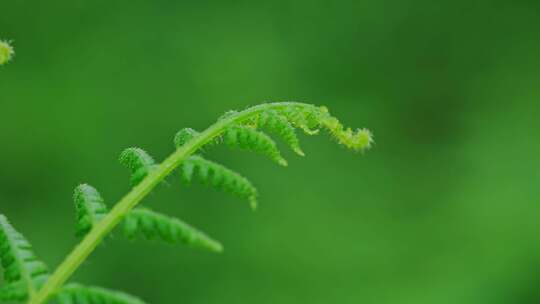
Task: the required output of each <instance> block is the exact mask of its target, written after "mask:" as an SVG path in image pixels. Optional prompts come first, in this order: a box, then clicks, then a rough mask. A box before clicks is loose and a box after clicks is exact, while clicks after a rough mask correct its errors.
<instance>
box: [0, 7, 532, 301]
mask: <svg viewBox="0 0 540 304" xmlns="http://www.w3.org/2000/svg"><path fill="white" fill-rule="evenodd" d="M539 9H540V5H539V4H538V3H536V2H534V1H477V2H470V1H445V2H440V1H439V2H433V1H420V0H415V1H405V2H403V1H402V2H396V1H373V0H371V1H363V2H362V1H271V2H253V1H233V2H219V1H198V2H189V3H188V2H178V1H160V0H158V1H116V2H114V3H111V2H107V1H103V0H98V1H62V0H59V1H53V2H43V3H38V2H35V3H31V4H29V3H26V2H18V1H7V2H6V3H3V5H2V11H3V12H5V13H3V14H2V17H1V18H0V31H1V32H0V37H1V38H2V39H8V40H13V41H14V42H15V44H16V47H17V58H16V60H15V61H13V62H11V63H10V64H7V65H5V66H2V68H1V69H0V92H1V93H0V115H1V118H2V119H0V130H2V132H0V142H1V143H2V148H1V149H0V159H1V160H2V163H1V166H2V170H0V208H1V212H2V213H4V214H6V215H7V216H9V218H10V220H11V221H12V222H14V223H17V227H19V228H20V229H21V230H22V232H23V233H24V235H25V236H26V237H27V238H28V239H29V240H30V241H31V242H32V244H33V245H34V250H35V251H36V252H39V256H40V258H41V259H42V260H44V261H46V262H47V264H48V265H49V266H55V265H57V264H58V263H59V262H60V261H61V260H62V259H63V258H64V255H65V254H66V253H67V252H68V251H69V250H71V248H72V246H73V245H74V244H75V243H76V238H75V237H74V236H73V233H72V230H71V229H66V227H72V225H73V223H74V221H75V219H74V216H73V210H72V202H71V195H72V192H71V189H73V188H74V187H75V186H76V185H78V184H80V183H81V182H88V183H90V184H92V185H94V186H96V187H97V188H98V189H100V192H101V193H102V194H103V195H104V196H106V197H107V199H108V201H110V203H111V204H112V203H113V202H114V201H116V199H117V198H120V197H121V196H122V195H123V194H125V193H126V192H127V191H128V189H130V185H129V183H128V182H126V181H125V172H123V170H121V169H120V168H119V167H118V165H117V162H116V157H117V155H118V152H119V151H121V150H122V149H123V148H124V147H126V146H133V145H140V146H141V147H143V148H145V149H149V150H151V151H152V155H153V156H154V157H155V159H156V160H161V159H162V158H163V157H164V156H166V155H167V154H168V153H169V152H170V149H171V147H170V145H171V144H170V138H171V137H172V136H173V135H174V134H175V132H176V131H177V130H179V129H180V128H183V127H193V128H195V129H197V130H201V129H203V128H205V127H206V126H208V125H209V124H210V123H212V122H213V121H214V120H215V117H216V116H217V115H219V114H220V113H222V111H223V110H225V109H234V108H237V109H242V108H244V107H246V106H247V105H252V104H256V103H259V102H261V101H267V100H276V101H277V100H298V101H305V102H310V103H314V104H324V105H327V106H329V107H330V108H331V109H332V111H333V113H334V114H335V115H336V116H338V117H340V118H342V121H343V123H344V124H346V125H353V126H357V125H365V126H368V127H369V128H370V129H372V130H373V131H374V132H375V135H376V138H375V139H376V144H375V146H374V149H373V150H372V151H370V153H366V154H365V155H363V156H362V155H355V154H349V153H347V152H345V151H343V150H344V149H340V148H336V146H335V145H328V144H327V143H326V142H325V139H323V138H318V137H309V138H301V140H302V148H303V151H304V152H306V154H307V155H308V157H306V158H305V159H302V161H298V159H297V158H295V157H296V156H294V155H293V153H289V151H287V149H282V151H284V156H285V157H286V158H287V159H288V160H289V167H288V168H287V169H286V170H287V172H286V175H287V176H286V177H284V176H283V174H284V172H283V169H281V168H277V167H276V166H273V164H271V163H269V162H260V158H259V157H257V156H256V155H252V154H249V153H244V154H243V156H244V157H238V153H241V152H231V151H229V150H228V149H225V148H223V149H222V148H216V149H212V151H209V152H208V154H211V158H212V159H216V160H217V161H219V162H220V163H223V164H224V165H227V167H231V168H235V170H238V171H239V172H242V173H243V174H245V175H246V176H249V177H250V179H251V180H254V181H257V185H258V188H259V191H260V192H261V198H260V208H259V210H258V211H257V212H256V213H251V212H249V211H248V210H247V208H245V206H243V205H242V204H238V202H237V201H236V199H235V198H233V197H230V198H229V197H227V196H223V195H222V194H220V193H218V192H212V191H210V192H208V191H206V189H205V188H204V187H203V186H200V187H199V186H195V187H190V188H186V187H178V186H177V184H176V183H175V186H174V187H171V186H167V185H166V184H164V185H161V186H160V187H159V188H158V189H157V191H156V192H155V193H154V194H152V195H151V196H150V197H149V198H148V199H146V200H145V204H146V205H147V206H149V207H151V208H152V209H154V210H159V211H163V212H166V213H168V214H174V215H175V216H178V217H180V218H186V219H189V220H190V224H193V225H194V226H196V227H204V228H205V232H208V233H209V235H212V236H213V237H216V238H217V239H219V240H220V241H223V242H224V243H226V244H227V250H226V251H225V252H224V254H223V255H212V254H205V253H204V252H200V251H190V250H187V249H185V248H184V247H182V246H172V247H167V246H166V245H162V244H160V243H155V244H154V243H152V244H148V243H146V244H131V243H128V242H126V241H122V238H120V237H118V240H117V241H114V242H108V243H105V245H104V246H106V247H107V250H101V249H100V248H98V250H97V252H96V254H94V255H93V256H92V257H91V260H90V262H89V263H88V264H86V265H85V266H83V267H82V268H81V270H80V271H79V272H78V273H77V275H76V278H75V280H76V281H81V282H99V283H100V285H103V286H109V287H111V288H113V289H118V290H126V291H129V292H130V293H134V294H137V295H139V296H141V298H144V299H153V300H154V302H155V303H177V302H178V301H179V299H178V298H177V296H176V295H177V294H181V300H182V302H185V303H210V304H212V303H220V304H223V303H250V302H256V303H284V304H286V303H303V302H309V303H315V304H316V303H329V302H330V303H345V304H348V303H377V304H385V303H415V304H419V303H420V304H423V303H443V304H444V303H463V304H468V303H474V304H477V303H527V302H531V301H534V300H536V299H537V298H538V297H539V296H540V295H539V294H538V289H537V287H536V285H537V281H538V274H537V273H538V270H539V269H540V238H539V237H538V229H540V227H539V226H540V222H539V221H538V214H539V213H540V205H539V204H538V201H539V197H540V176H539V173H538V172H539V170H538V168H539V167H540V160H539V155H540V143H539V142H538V140H537V137H538V136H537V135H536V130H537V129H539V128H540V123H539V122H538V119H537V116H538V113H539V111H540V110H539V109H540V106H539V103H538V101H539V100H540V87H539V86H538V75H539V74H540V59H539V57H538V53H539V51H540V40H539V39H538V37H537V36H538V35H537V32H538V31H537V29H538V28H540V19H539V18H538V14H537V12H538V11H539ZM301 136H303V135H301ZM279 144H280V146H284V145H286V144H287V143H286V142H280V143H279ZM312 151H313V152H315V151H316V152H317V153H312ZM326 176H332V178H322V177H326ZM175 178H176V177H175ZM171 184H172V183H171ZM293 189H295V191H296V192H294V195H293V194H291V193H292V190H293ZM298 189H300V190H298ZM51 218H52V219H53V221H51ZM116 234H119V232H117V233H116ZM53 243H54V246H52V245H51V244H53ZM133 246H135V247H133ZM156 252H161V255H160V258H159V259H157V260H156V259H153V258H154V257H155V254H156ZM164 260H165V261H170V262H169V263H161V261H164ZM141 261H143V262H144V267H142V266H140V265H141ZM173 268H174V269H176V270H178V271H171V269H173ZM164 278H165V279H164ZM156 281H159V282H160V288H155V282H156Z"/></svg>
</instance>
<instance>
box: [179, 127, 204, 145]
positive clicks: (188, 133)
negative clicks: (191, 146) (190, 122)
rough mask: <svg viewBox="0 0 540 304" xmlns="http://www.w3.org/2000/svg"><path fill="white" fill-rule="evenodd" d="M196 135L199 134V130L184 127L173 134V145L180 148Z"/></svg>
mask: <svg viewBox="0 0 540 304" xmlns="http://www.w3.org/2000/svg"><path fill="white" fill-rule="evenodd" d="M198 135H199V132H197V131H195V130H193V129H192V128H184V129H182V130H180V131H178V132H177V133H176V135H175V136H174V146H175V147H176V148H180V147H181V146H183V145H184V144H185V143H187V142H188V141H190V140H192V139H193V138H195V137H197V136H198Z"/></svg>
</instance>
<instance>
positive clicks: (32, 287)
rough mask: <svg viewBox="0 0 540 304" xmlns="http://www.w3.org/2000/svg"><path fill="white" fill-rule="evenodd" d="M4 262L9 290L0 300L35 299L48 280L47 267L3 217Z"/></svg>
mask: <svg viewBox="0 0 540 304" xmlns="http://www.w3.org/2000/svg"><path fill="white" fill-rule="evenodd" d="M0 262H1V264H2V268H3V269H4V281H5V282H6V283H7V285H6V286H4V287H3V288H2V290H1V291H0V296H1V297H3V298H10V299H12V300H14V299H16V300H20V299H21V298H26V296H27V295H33V294H34V293H35V292H36V291H37V290H38V289H39V288H40V287H41V285H42V284H43V283H44V282H45V280H46V279H47V278H48V269H47V266H46V265H45V264H44V263H43V262H41V261H40V260H38V259H37V257H36V255H35V254H34V252H33V251H32V246H31V245H30V243H29V242H28V241H27V240H26V239H25V238H24V236H23V235H22V234H20V233H19V232H18V231H17V230H15V228H13V226H11V224H10V223H9V221H8V220H7V218H6V217H5V216H4V215H1V214H0Z"/></svg>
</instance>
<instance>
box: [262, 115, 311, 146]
mask: <svg viewBox="0 0 540 304" xmlns="http://www.w3.org/2000/svg"><path fill="white" fill-rule="evenodd" d="M256 125H257V126H258V127H259V128H262V129H266V130H268V131H269V132H272V133H274V134H277V135H278V136H280V137H281V138H283V140H284V141H285V142H286V143H287V144H288V145H289V147H291V149H293V151H294V152H296V154H298V155H300V156H304V155H305V154H304V152H303V151H302V148H300V141H299V140H298V136H296V131H295V129H294V127H293V126H292V125H291V123H290V122H289V121H288V120H287V118H286V117H285V116H283V115H281V114H280V113H279V112H277V111H275V110H267V111H264V112H262V113H261V115H259V117H258V120H257V122H256Z"/></svg>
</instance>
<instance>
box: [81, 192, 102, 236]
mask: <svg viewBox="0 0 540 304" xmlns="http://www.w3.org/2000/svg"><path fill="white" fill-rule="evenodd" d="M73 200H74V201H75V209H76V210H77V225H76V234H77V236H83V235H85V234H87V233H88V231H90V230H91V229H92V227H93V226H94V225H95V224H97V223H98V222H99V221H100V220H101V219H102V218H103V217H105V215H107V206H106V205H105V203H104V202H103V198H102V197H101V194H99V192H98V191H97V190H96V189H95V188H94V187H92V186H90V185H88V184H82V185H79V186H77V188H75V193H74V194H73Z"/></svg>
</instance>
